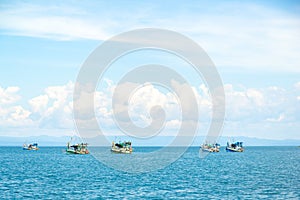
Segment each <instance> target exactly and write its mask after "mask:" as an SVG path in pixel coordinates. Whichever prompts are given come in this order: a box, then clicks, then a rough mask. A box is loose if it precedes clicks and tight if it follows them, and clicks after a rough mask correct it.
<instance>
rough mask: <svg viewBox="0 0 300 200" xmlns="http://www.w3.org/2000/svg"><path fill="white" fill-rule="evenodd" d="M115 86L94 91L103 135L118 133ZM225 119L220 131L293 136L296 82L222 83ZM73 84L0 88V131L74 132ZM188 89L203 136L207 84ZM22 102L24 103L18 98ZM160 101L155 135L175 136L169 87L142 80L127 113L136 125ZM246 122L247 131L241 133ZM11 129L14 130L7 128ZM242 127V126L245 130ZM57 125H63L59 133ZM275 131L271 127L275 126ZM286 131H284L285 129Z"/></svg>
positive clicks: (175, 108)
mask: <svg viewBox="0 0 300 200" xmlns="http://www.w3.org/2000/svg"><path fill="white" fill-rule="evenodd" d="M115 87H116V85H115V84H114V83H113V82H112V81H111V80H106V85H105V87H104V89H102V90H101V91H100V90H97V91H96V92H95V98H94V99H95V106H94V107H95V114H96V117H97V120H98V122H99V125H100V127H101V129H102V130H103V132H104V133H105V134H106V135H120V134H122V132H121V131H120V130H119V129H118V127H117V126H116V124H115V122H114V118H113V110H112V106H111V99H112V95H113V92H114V88H115ZM224 88H225V94H226V119H225V127H224V131H223V133H222V134H223V135H229V136H250V137H258V138H267V139H299V134H298V132H297V128H299V124H298V121H299V120H300V115H299V113H300V106H299V101H300V82H297V83H295V84H294V86H293V87H291V88H288V89H285V88H280V87H277V86H272V87H267V88H246V87H243V86H239V87H236V86H234V85H232V84H225V85H224ZM73 89H74V83H73V82H71V81H70V82H68V83H67V84H65V85H59V86H49V87H47V88H45V89H44V93H43V94H40V95H38V96H35V97H33V98H30V99H23V97H22V96H20V95H19V92H20V88H19V87H15V86H13V87H6V88H2V87H0V100H1V101H0V115H1V118H0V126H1V131H0V135H2V136H4V135H5V136H31V135H35V134H38V135H39V134H40V133H32V132H24V128H25V130H26V131H28V130H39V129H40V130H45V131H46V132H47V133H46V134H48V135H53V136H62V135H71V134H74V129H75V127H74V120H73ZM193 91H194V93H195V96H196V98H197V103H198V108H199V114H200V115H199V126H200V129H199V134H198V135H205V134H206V132H205V131H206V129H207V128H208V125H209V123H210V120H211V112H212V110H211V108H212V104H211V99H210V94H209V91H208V88H207V87H206V86H205V85H204V84H201V85H199V86H194V87H193ZM24 101H26V102H27V103H26V104H21V102H24ZM157 105H159V106H161V107H162V108H163V109H164V110H165V113H166V124H165V127H164V129H163V130H162V132H161V133H160V135H176V133H177V130H178V128H179V127H180V126H181V123H182V121H181V110H180V104H179V103H178V101H177V98H176V96H175V95H174V94H173V93H172V92H170V91H162V90H161V89H160V88H157V87H156V86H155V85H153V84H151V83H148V84H146V85H145V86H144V87H142V88H140V89H138V90H137V91H135V92H134V93H133V94H132V96H131V99H130V101H129V108H128V112H129V116H130V118H131V120H132V121H133V123H134V124H136V125H137V126H141V127H144V126H147V125H148V124H149V123H151V117H150V115H149V113H150V110H151V108H152V107H153V106H157ZM246 127H248V128H249V130H251V131H253V132H251V133H247V132H245V130H246ZM12 128H13V130H14V131H15V132H11V131H10V130H11V129H12ZM248 128H247V129H248ZM58 130H65V132H64V134H62V132H61V131H58ZM275 130H276V131H275ZM287 131H288V132H289V134H288V135H286V132H287Z"/></svg>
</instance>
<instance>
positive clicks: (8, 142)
mask: <svg viewBox="0 0 300 200" xmlns="http://www.w3.org/2000/svg"><path fill="white" fill-rule="evenodd" d="M70 138H71V137H70V136H61V137H53V136H46V135H41V136H31V137H7V136H0V146H22V145H23V143H24V142H27V143H33V142H37V143H38V144H39V146H66V144H67V142H68V141H70ZM228 138H232V137H228V136H221V137H220V138H219V140H218V143H220V144H221V146H225V145H226V142H227V140H228ZM173 139H174V137H173V136H160V137H153V138H149V139H136V138H133V139H131V141H132V143H133V145H134V146H166V145H167V144H169V143H170V142H171V141H172V140H173ZM184 139H185V138H184V137H182V140H184ZM204 139H205V137H204V136H198V137H196V138H195V140H194V142H193V145H192V146H200V145H201V144H202V143H203V141H204ZM234 139H235V141H242V142H244V145H245V146H299V145H300V140H271V139H260V138H252V137H242V136H240V137H234ZM107 140H108V141H109V143H110V142H111V141H113V140H116V141H119V140H121V141H123V140H129V138H128V137H125V136H109V137H107ZM73 141H74V142H76V143H77V142H81V139H80V138H78V137H73ZM84 141H85V142H88V143H89V144H90V145H91V146H99V145H102V144H101V141H103V140H102V139H100V137H96V138H88V139H86V140H84ZM99 141H100V142H99ZM211 142H214V141H211Z"/></svg>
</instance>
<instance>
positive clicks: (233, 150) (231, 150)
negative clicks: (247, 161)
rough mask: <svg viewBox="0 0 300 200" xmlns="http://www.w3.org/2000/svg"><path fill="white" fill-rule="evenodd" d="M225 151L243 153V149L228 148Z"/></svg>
mask: <svg viewBox="0 0 300 200" xmlns="http://www.w3.org/2000/svg"><path fill="white" fill-rule="evenodd" d="M226 151H227V152H243V151H244V149H243V148H239V149H234V148H228V147H226Z"/></svg>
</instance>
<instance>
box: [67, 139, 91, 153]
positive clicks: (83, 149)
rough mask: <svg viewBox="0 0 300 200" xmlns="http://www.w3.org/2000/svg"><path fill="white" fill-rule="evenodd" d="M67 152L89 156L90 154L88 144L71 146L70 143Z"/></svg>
mask: <svg viewBox="0 0 300 200" xmlns="http://www.w3.org/2000/svg"><path fill="white" fill-rule="evenodd" d="M66 152H67V153H69V154H89V153H90V152H89V150H88V149H87V143H81V144H73V145H70V142H68V145H67V149H66Z"/></svg>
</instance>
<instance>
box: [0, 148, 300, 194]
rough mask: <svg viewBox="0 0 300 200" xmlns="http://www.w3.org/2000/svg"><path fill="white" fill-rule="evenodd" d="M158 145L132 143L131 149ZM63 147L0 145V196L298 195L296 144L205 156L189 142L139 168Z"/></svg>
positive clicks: (299, 172) (299, 168) (299, 166)
mask: <svg viewBox="0 0 300 200" xmlns="http://www.w3.org/2000/svg"><path fill="white" fill-rule="evenodd" d="M157 148H159V147H136V148H135V149H134V151H135V152H134V153H137V152H149V151H151V152H153V151H155V150H156V149H157ZM64 149H65V148H64V147H40V150H38V151H24V150H22V148H21V147H0V199H300V148H299V147H287V146H284V147H279V146H276V147H275V146H274V147H246V148H245V152H243V153H231V152H226V151H225V149H224V148H221V152H219V153H210V154H209V155H208V156H206V157H205V158H199V148H198V147H190V148H188V149H187V151H186V152H185V153H184V154H183V155H182V156H181V157H179V159H178V160H176V161H175V162H173V163H170V164H169V165H167V166H166V167H164V168H162V169H158V170H154V171H150V172H142V173H131V172H124V171H122V170H116V169H114V168H112V167H111V166H107V165H106V164H105V163H103V162H101V161H99V160H98V159H96V158H95V157H94V156H93V154H89V155H70V154H66V153H65V152H64ZM173 151H176V148H173ZM108 153H109V155H108V156H111V157H112V158H114V159H115V158H116V156H119V158H121V156H126V159H130V158H131V157H130V156H134V153H133V154H132V155H120V154H118V155H116V154H113V153H110V152H109V151H108ZM161 159H164V158H163V155H162V157H161ZM145 162H147V160H146V161H145ZM150 164H151V163H150Z"/></svg>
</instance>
